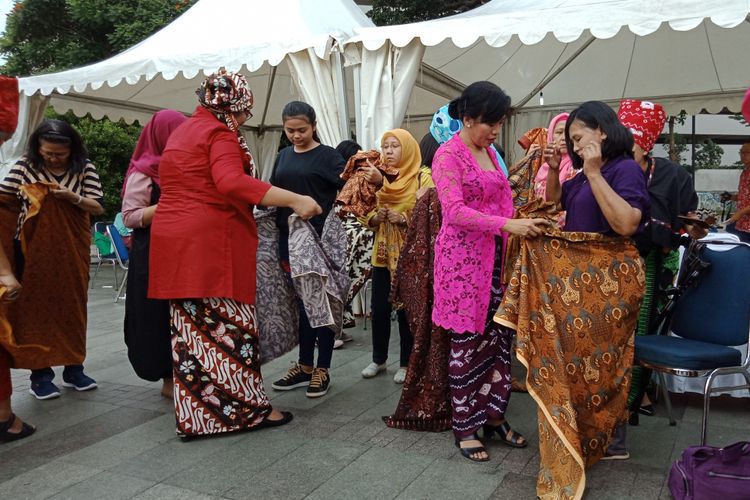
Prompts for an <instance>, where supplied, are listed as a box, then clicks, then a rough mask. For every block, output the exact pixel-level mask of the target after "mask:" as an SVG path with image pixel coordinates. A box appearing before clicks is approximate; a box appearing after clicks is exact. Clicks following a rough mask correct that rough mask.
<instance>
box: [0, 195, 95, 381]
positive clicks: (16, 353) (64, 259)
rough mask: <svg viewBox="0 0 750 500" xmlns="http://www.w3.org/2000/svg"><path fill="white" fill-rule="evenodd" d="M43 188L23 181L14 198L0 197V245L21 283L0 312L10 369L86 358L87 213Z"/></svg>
mask: <svg viewBox="0 0 750 500" xmlns="http://www.w3.org/2000/svg"><path fill="white" fill-rule="evenodd" d="M49 190H50V187H49V185H48V184H45V183H33V184H24V185H22V186H21V187H20V188H19V196H18V197H16V196H0V237H1V238H2V245H3V248H4V250H5V252H6V254H7V255H8V257H9V258H10V259H11V264H12V265H13V270H14V272H15V273H16V276H17V277H18V278H19V279H20V281H21V283H22V284H23V293H22V294H21V295H20V296H19V298H18V300H16V301H15V302H14V303H13V306H12V307H10V308H8V309H7V310H6V311H4V312H5V318H6V319H7V320H8V322H9V323H10V326H11V329H12V330H11V331H3V332H2V338H1V339H0V344H2V346H3V348H5V349H6V350H7V351H8V353H9V354H10V356H11V359H12V366H13V367H15V368H28V369H32V370H34V369H38V368H45V367H48V366H60V365H75V364H81V363H83V360H84V359H85V357H86V318H87V316H86V301H87V292H88V279H89V253H90V248H89V245H90V241H91V233H90V230H89V216H88V214H87V213H86V212H84V211H83V210H81V209H80V208H77V207H75V206H74V205H72V204H71V203H69V202H67V201H64V200H58V199H57V198H55V197H54V196H50V195H49V192H50V191H49ZM21 203H23V205H24V207H25V208H24V210H23V214H24V216H23V217H19V214H20V213H21V212H22V208H21ZM19 224H20V226H18V227H19V228H20V232H19V239H20V245H18V246H16V245H14V241H13V235H14V233H15V231H16V228H17V225H19ZM19 247H20V248H19ZM39 311H44V314H39ZM41 346H48V347H52V348H51V349H48V348H46V347H41Z"/></svg>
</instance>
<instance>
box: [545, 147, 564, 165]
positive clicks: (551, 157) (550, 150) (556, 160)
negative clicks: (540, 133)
mask: <svg viewBox="0 0 750 500" xmlns="http://www.w3.org/2000/svg"><path fill="white" fill-rule="evenodd" d="M560 157H561V155H560V148H558V147H557V146H555V145H554V144H547V145H546V146H544V153H543V159H544V161H545V162H546V163H547V165H549V169H550V170H558V169H559V168H560Z"/></svg>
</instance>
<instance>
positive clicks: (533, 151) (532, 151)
mask: <svg viewBox="0 0 750 500" xmlns="http://www.w3.org/2000/svg"><path fill="white" fill-rule="evenodd" d="M541 154H542V147H541V146H540V145H539V144H532V145H531V146H530V147H529V150H528V151H527V152H526V156H524V157H523V159H522V160H521V163H526V162H527V161H532V160H536V159H537V158H539V155H541Z"/></svg>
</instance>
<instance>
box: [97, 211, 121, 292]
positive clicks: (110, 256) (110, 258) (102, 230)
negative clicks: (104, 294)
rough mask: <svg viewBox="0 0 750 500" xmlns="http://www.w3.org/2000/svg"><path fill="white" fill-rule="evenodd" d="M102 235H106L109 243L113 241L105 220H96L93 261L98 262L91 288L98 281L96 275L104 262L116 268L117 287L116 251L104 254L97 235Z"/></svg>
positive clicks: (115, 286)
mask: <svg viewBox="0 0 750 500" xmlns="http://www.w3.org/2000/svg"><path fill="white" fill-rule="evenodd" d="M97 235H101V236H104V237H105V238H106V239H107V243H108V244H110V243H111V241H112V240H111V239H110V238H109V236H108V235H107V224H106V223H105V222H95V223H94V247H95V248H96V250H95V251H94V255H93V256H92V257H93V261H92V262H91V263H92V264H96V268H95V269H94V276H93V277H92V278H91V289H92V290H93V289H94V284H95V282H96V276H97V275H98V274H99V269H100V268H101V267H102V264H107V265H111V266H112V269H114V272H115V284H114V287H113V288H115V289H117V258H116V257H115V254H114V252H110V253H107V254H103V253H102V250H101V248H99V245H97V244H96V243H97V242H96V236H97Z"/></svg>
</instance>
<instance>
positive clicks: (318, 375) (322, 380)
mask: <svg viewBox="0 0 750 500" xmlns="http://www.w3.org/2000/svg"><path fill="white" fill-rule="evenodd" d="M330 386H331V377H330V375H329V374H328V369H327V368H315V369H314V370H313V372H312V380H311V381H310V385H308V386H307V397H308V398H319V397H321V396H325V395H326V393H327V392H328V388H329V387H330Z"/></svg>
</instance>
